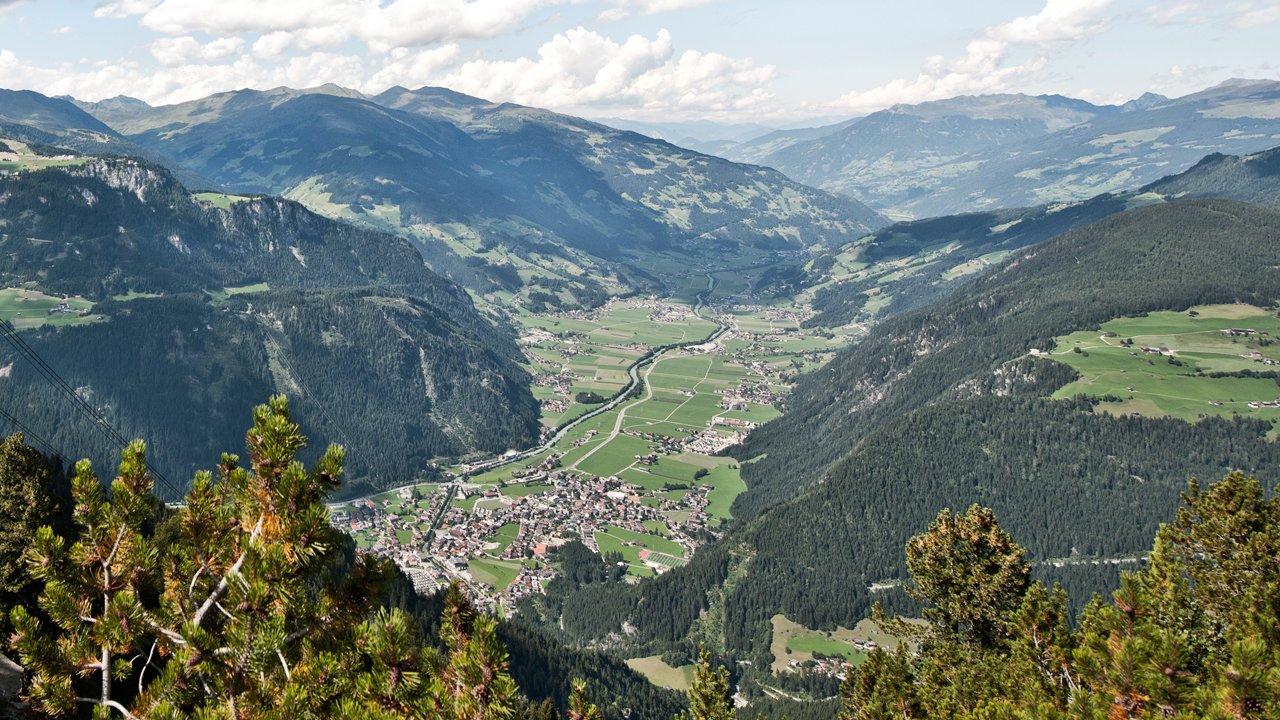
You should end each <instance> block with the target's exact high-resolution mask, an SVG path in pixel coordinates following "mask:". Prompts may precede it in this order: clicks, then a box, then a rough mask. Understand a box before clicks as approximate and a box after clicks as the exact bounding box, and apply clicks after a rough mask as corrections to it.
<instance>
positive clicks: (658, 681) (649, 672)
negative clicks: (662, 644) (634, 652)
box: [627, 655, 693, 692]
mask: <svg viewBox="0 0 1280 720" xmlns="http://www.w3.org/2000/svg"><path fill="white" fill-rule="evenodd" d="M627 667H629V668H631V669H632V670H635V671H636V672H638V673H640V674H641V675H643V676H644V677H645V679H646V680H648V681H649V682H651V683H653V684H654V685H657V686H658V687H662V688H670V689H672V690H679V691H680V692H687V691H688V690H689V686H690V685H691V684H692V683H693V666H692V665H681V666H680V667H678V668H673V667H671V666H670V665H668V664H666V663H664V662H662V656H660V655H654V656H652V657H642V658H631V659H630V660H628V661H627Z"/></svg>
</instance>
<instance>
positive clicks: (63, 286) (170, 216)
mask: <svg viewBox="0 0 1280 720" xmlns="http://www.w3.org/2000/svg"><path fill="white" fill-rule="evenodd" d="M0 223H2V225H0V246H3V248H4V249H5V253H4V255H3V258H2V259H0V286H14V287H24V288H38V289H41V290H44V291H45V292H49V293H55V294H59V295H61V294H74V295H80V296H82V297H85V298H87V299H89V300H92V301H94V302H95V303H96V304H95V306H94V309H93V312H94V314H95V315H100V316H102V317H103V318H105V322H98V323H93V324H88V325H82V326H78V327H75V328H63V329H65V330H67V332H62V331H61V330H59V329H53V328H48V327H46V328H43V329H39V330H34V331H31V332H30V333H26V334H24V335H25V337H26V342H27V343H28V344H30V345H31V346H32V348H34V350H35V351H36V352H37V353H39V355H40V357H42V358H44V359H45V360H46V361H47V362H49V363H50V364H51V365H52V366H53V367H54V368H55V369H56V370H57V372H58V373H59V374H60V375H62V376H63V377H64V378H65V379H66V381H67V382H68V383H69V384H71V385H72V386H73V387H78V388H82V389H83V392H85V393H87V394H88V396H89V397H90V398H91V399H92V401H93V403H94V405H95V407H97V408H99V409H100V411H101V412H103V413H104V414H105V415H106V416H107V417H108V419H109V420H110V421H111V422H112V423H113V424H114V425H116V426H117V427H118V428H119V429H120V430H121V431H122V432H124V433H126V434H128V435H131V436H143V437H148V438H150V439H151V440H152V442H153V448H154V450H153V453H152V462H153V463H155V464H156V466H157V467H159V468H161V469H162V470H163V471H164V472H165V474H166V475H173V476H175V477H189V476H190V475H191V473H193V472H194V471H195V470H196V469H197V468H202V467H205V465H204V463H205V462H206V460H207V458H209V457H211V456H216V453H217V452H218V450H219V448H223V447H227V446H228V445H229V444H230V443H233V442H235V439H236V437H237V436H238V433H239V430H238V423H236V422H235V417H236V415H237V411H238V408H242V407H246V406H248V405H251V404H252V403H253V401H254V398H260V397H263V396H264V395H267V394H270V393H271V392H275V391H282V390H283V391H289V392H291V393H293V394H294V396H295V398H296V402H295V411H296V413H297V417H298V420H299V421H300V422H301V423H302V424H303V426H304V427H305V428H307V430H308V431H309V432H313V433H323V434H325V435H326V436H329V437H335V438H341V439H343V440H344V441H346V442H348V444H349V445H350V446H351V448H350V451H349V452H350V456H349V458H348V472H349V473H350V475H351V477H352V479H353V484H360V483H369V484H372V485H375V486H383V485H387V484H389V483H391V482H395V481H403V480H405V479H410V478H414V477H418V476H422V475H424V474H425V473H429V472H430V463H431V461H432V460H433V459H434V458H438V457H456V456H461V455H465V454H468V453H472V452H488V453H491V452H501V451H504V450H506V449H509V448H511V447H513V446H520V445H524V444H527V443H529V442H531V441H532V440H533V439H535V438H536V437H537V418H538V413H539V409H538V405H537V402H536V401H535V400H534V399H533V397H532V395H531V394H530V393H529V390H528V375H527V373H526V372H525V371H524V370H523V369H521V368H520V367H519V365H518V361H519V351H518V349H517V348H516V346H515V343H514V342H513V340H512V338H511V337H510V334H509V332H508V331H506V330H503V329H499V328H496V327H494V326H493V325H492V324H491V323H490V322H489V321H488V320H487V319H486V318H484V317H483V316H482V315H481V314H480V313H479V312H478V311H477V310H476V308H475V307H474V305H473V303H472V302H471V300H470V298H469V297H468V296H467V294H466V293H465V291H463V290H462V289H461V288H460V287H459V286H457V285H456V284H454V283H451V282H449V281H447V280H445V279H443V278H441V277H440V276H438V275H436V274H435V273H433V272H431V271H430V270H429V269H428V268H426V267H425V265H424V264H423V261H422V258H421V256H420V255H419V254H418V252H417V250H415V249H414V247H413V246H412V245H410V244H409V243H408V242H407V241H405V240H404V239H402V238H398V237H395V236H392V235H387V234H383V233H378V232H373V231H370V230H367V229H360V228H356V227H353V226H350V225H347V224H343V223H339V222H335V221H332V220H329V219H326V218H323V217H320V216H318V215H315V214H314V213H312V212H310V211H308V210H306V209H305V208H303V207H301V206H300V205H298V204H296V203H292V202H288V201H284V200H280V199H275V198H252V199H248V200H243V201H238V202H234V203H231V204H230V205H229V207H226V208H218V207H213V206H211V205H208V204H206V203H202V202H199V201H197V200H195V199H193V198H192V196H191V195H190V194H189V193H188V192H187V191H186V189H185V188H183V187H182V186H181V185H180V184H179V183H177V182H176V181H175V180H174V179H173V178H172V176H170V175H169V174H168V173H167V172H165V171H163V170H160V169H157V168H155V167H153V166H150V165H148V164H146V163H144V162H141V161H136V160H124V159H117V160H93V161H90V162H88V163H86V164H84V165H81V166H78V167H73V168H63V169H49V170H43V171H38V172H25V173H22V174H20V175H16V176H11V177H5V178H0ZM86 349H92V351H90V352H86ZM0 355H2V357H3V362H2V363H0V365H7V364H8V363H9V362H14V366H13V371H12V374H11V375H10V377H9V378H8V380H7V381H6V382H5V383H4V386H3V388H0V397H3V398H4V402H5V404H6V405H5V406H6V407H11V408H21V409H22V415H23V416H24V417H25V418H27V419H28V422H29V424H30V427H31V428H32V429H33V430H34V431H35V432H37V433H38V434H39V435H40V436H42V437H43V438H45V439H46V440H48V441H49V445H50V447H49V448H46V449H57V450H58V451H61V452H64V453H66V454H70V455H87V456H89V457H91V458H93V459H94V460H95V462H98V463H102V462H104V461H106V460H107V459H108V458H110V457H111V456H113V455H115V454H116V453H118V452H119V450H120V448H119V447H118V446H114V445H113V444H112V443H111V441H109V440H108V439H107V438H105V437H104V436H103V435H101V434H100V433H97V432H94V426H93V421H92V420H90V419H88V418H86V417H84V416H83V415H81V414H79V413H76V412H74V411H73V410H72V408H70V407H68V405H67V403H66V400H65V399H60V398H59V396H58V393H57V392H56V391H55V389H54V388H53V387H51V386H50V385H48V384H47V383H46V382H45V381H44V379H43V378H42V377H41V376H40V375H39V374H37V373H36V372H35V371H34V368H33V366H32V365H30V364H29V363H28V362H27V360H25V359H24V358H22V357H19V355H18V353H17V352H16V351H15V350H14V348H11V347H8V346H6V347H5V348H4V350H3V351H2V352H0ZM139 388H147V389H148V392H145V393H143V392H138V389H139ZM340 407H341V408H343V410H342V411H341V412H340V411H339V410H338V408H340ZM357 439H358V441H357Z"/></svg>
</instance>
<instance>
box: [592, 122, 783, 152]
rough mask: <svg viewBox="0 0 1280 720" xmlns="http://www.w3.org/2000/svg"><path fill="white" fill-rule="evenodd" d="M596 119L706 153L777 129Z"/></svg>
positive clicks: (709, 123)
mask: <svg viewBox="0 0 1280 720" xmlns="http://www.w3.org/2000/svg"><path fill="white" fill-rule="evenodd" d="M599 122H600V123H601V124H603V125H608V126H609V127H614V128H618V129H619V130H630V131H632V132H638V133H640V134H641V135H648V136H649V137H651V138H657V139H658V140H666V141H667V142H669V143H671V144H672V145H679V146H680V147H683V148H689V149H690V150H697V151H698V152H701V153H706V154H708V155H720V156H722V157H727V156H726V155H725V153H726V151H728V150H729V149H730V148H733V147H737V146H740V145H742V144H743V143H746V142H748V141H750V140H754V139H756V138H758V137H761V136H763V135H767V134H769V133H772V132H774V131H776V130H777V128H776V127H770V126H769V125H764V124H761V123H734V122H714V121H710V120H701V121H699V120H694V121H689V122H674V121H673V122H654V121H645V120H630V119H627V118H618V117H611V118H601V119H600V120H599Z"/></svg>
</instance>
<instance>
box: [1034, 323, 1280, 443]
mask: <svg viewBox="0 0 1280 720" xmlns="http://www.w3.org/2000/svg"><path fill="white" fill-rule="evenodd" d="M1193 313H1194V314H1193ZM1231 328H1239V329H1247V330H1252V331H1254V333H1253V334H1250V335H1248V336H1239V337H1232V336H1231V335H1229V334H1228V333H1227V332H1224V331H1229V330H1230V329H1231ZM1277 337H1280V318H1277V317H1276V315H1275V313H1273V312H1268V311H1266V310H1263V309H1261V308H1256V307H1252V306H1248V305H1214V306H1203V307H1196V308H1191V309H1190V310H1189V311H1184V312H1156V313H1151V314H1149V315H1146V316H1144V317H1136V318H1119V319H1116V320H1112V321H1110V322H1107V323H1104V324H1103V325H1102V327H1101V328H1100V329H1098V330H1094V331H1083V332H1077V333H1073V334H1070V335H1065V336H1062V337H1059V338H1056V345H1055V347H1054V349H1053V351H1052V357H1053V358H1054V359H1055V360H1058V361H1060V362H1064V363H1066V364H1068V365H1070V366H1071V367H1072V368H1074V369H1075V370H1076V371H1077V372H1079V373H1080V375H1081V378H1080V379H1079V380H1077V381H1075V382H1073V383H1071V384H1069V385H1067V386H1066V387H1063V388H1061V389H1060V390H1058V391H1057V392H1056V393H1054V395H1053V396H1054V397H1056V398H1067V397H1074V396H1077V395H1087V396H1091V397H1098V398H1106V397H1110V398H1114V399H1112V400H1108V401H1106V402H1103V403H1100V404H1099V406H1098V409H1099V411H1100V412H1110V413H1113V414H1121V413H1137V414H1139V415H1144V416H1150V417H1163V416H1169V417H1176V418H1180V419H1183V420H1187V421H1190V422H1194V421H1196V420H1198V419H1200V418H1204V417H1209V416H1220V417H1231V416H1237V415H1240V416H1251V417H1257V418H1260V419H1264V420H1270V421H1273V422H1274V421H1276V420H1280V408H1269V407H1258V406H1257V404H1259V403H1263V402H1274V401H1276V400H1277V398H1280V386H1278V385H1277V382H1276V381H1275V380H1273V379H1270V378H1260V377H1246V376H1235V377H1211V374H1213V373H1237V374H1241V373H1262V372H1275V371H1277V370H1280V345H1277V344H1275V343H1274V339H1275V338H1277ZM1129 341H1132V344H1131V345H1130V344H1129ZM1144 347H1145V348H1151V349H1153V350H1154V351H1153V352H1147V351H1144V350H1143V348H1144ZM1251 355H1252V356H1251ZM1268 361H1269V362H1272V363H1277V364H1274V365H1273V364H1268ZM1251 403H1253V404H1254V406H1252V407H1251V406H1250V404H1251Z"/></svg>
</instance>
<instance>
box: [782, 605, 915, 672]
mask: <svg viewBox="0 0 1280 720" xmlns="http://www.w3.org/2000/svg"><path fill="white" fill-rule="evenodd" d="M910 622H915V621H910ZM771 623H772V625H773V638H772V641H771V642H770V645H769V648H770V651H771V652H772V654H773V664H772V665H771V666H770V667H771V669H772V670H773V672H775V673H780V672H784V671H786V670H788V669H789V667H790V663H791V661H792V660H795V661H797V662H802V663H803V662H808V661H810V660H814V659H816V657H815V653H816V654H820V655H824V656H826V657H843V658H844V659H845V662H848V663H849V664H851V665H854V666H855V667H856V666H858V665H861V664H862V662H863V661H864V660H866V657H867V656H866V653H865V652H863V651H861V650H859V649H858V648H857V647H855V646H854V642H855V641H857V642H862V643H866V642H874V643H876V644H877V645H878V646H880V647H882V648H885V649H886V650H892V649H894V648H895V647H897V645H898V642H899V640H898V639H897V638H895V637H894V636H892V635H889V634H887V633H885V632H884V631H882V630H881V629H880V628H879V627H878V626H877V625H876V624H875V623H874V622H872V621H871V620H862V621H860V622H859V623H858V624H857V625H855V626H854V627H853V628H852V629H850V628H844V627H837V628H836V629H835V630H832V631H830V632H826V631H821V630H810V629H808V628H806V627H805V626H803V625H801V624H799V623H795V622H792V621H790V620H788V619H787V618H786V616H784V615H774V616H773V618H772V620H771Z"/></svg>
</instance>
